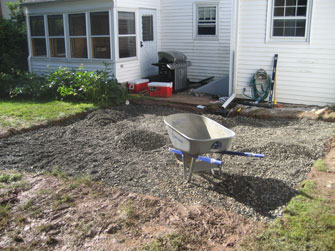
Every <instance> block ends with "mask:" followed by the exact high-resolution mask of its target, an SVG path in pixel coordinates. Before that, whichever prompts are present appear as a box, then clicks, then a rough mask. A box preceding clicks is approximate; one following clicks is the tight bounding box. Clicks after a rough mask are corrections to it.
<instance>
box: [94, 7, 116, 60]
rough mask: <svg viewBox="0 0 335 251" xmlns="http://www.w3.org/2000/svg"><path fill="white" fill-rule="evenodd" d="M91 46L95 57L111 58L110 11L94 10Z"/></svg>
mask: <svg viewBox="0 0 335 251" xmlns="http://www.w3.org/2000/svg"><path fill="white" fill-rule="evenodd" d="M90 19H91V46H92V57H93V58H110V57H111V53H110V37H109V33H110V32H109V13H108V12H107V11H106V12H92V13H91V14H90Z"/></svg>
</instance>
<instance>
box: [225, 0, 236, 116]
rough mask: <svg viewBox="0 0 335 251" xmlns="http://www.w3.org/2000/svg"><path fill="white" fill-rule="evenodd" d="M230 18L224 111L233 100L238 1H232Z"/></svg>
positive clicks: (234, 94) (234, 95)
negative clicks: (227, 88)
mask: <svg viewBox="0 0 335 251" xmlns="http://www.w3.org/2000/svg"><path fill="white" fill-rule="evenodd" d="M232 2H233V6H232V18H231V26H230V59H229V95H230V97H229V98H228V99H227V100H226V101H225V102H224V103H223V105H222V106H221V107H222V108H224V109H226V108H227V107H228V105H229V104H230V103H231V102H232V101H233V100H234V99H235V97H236V93H235V84H236V79H237V77H236V75H237V72H236V69H237V47H238V46H237V45H238V43H237V40H238V14H239V0H236V1H232Z"/></svg>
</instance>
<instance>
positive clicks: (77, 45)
mask: <svg viewBox="0 0 335 251" xmlns="http://www.w3.org/2000/svg"><path fill="white" fill-rule="evenodd" d="M69 34H70V51H71V57H72V58H87V38H86V18H85V13H82V14H70V15H69Z"/></svg>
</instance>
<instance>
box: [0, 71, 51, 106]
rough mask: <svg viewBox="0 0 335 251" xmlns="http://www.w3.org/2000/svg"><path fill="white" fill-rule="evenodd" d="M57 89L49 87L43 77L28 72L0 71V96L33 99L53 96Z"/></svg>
mask: <svg viewBox="0 0 335 251" xmlns="http://www.w3.org/2000/svg"><path fill="white" fill-rule="evenodd" d="M56 95H57V90H55V89H52V88H50V86H49V85H48V83H47V81H46V79H45V78H44V77H41V76H38V75H36V74H33V73H29V72H21V71H13V70H12V72H11V73H0V97H2V98H7V97H11V98H28V99H33V100H41V99H50V98H55V97H56Z"/></svg>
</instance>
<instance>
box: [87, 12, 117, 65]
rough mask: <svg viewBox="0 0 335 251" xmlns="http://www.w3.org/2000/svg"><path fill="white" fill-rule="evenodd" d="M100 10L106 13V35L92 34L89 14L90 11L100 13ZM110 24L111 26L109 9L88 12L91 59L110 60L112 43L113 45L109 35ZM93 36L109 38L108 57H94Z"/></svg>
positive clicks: (110, 34)
mask: <svg viewBox="0 0 335 251" xmlns="http://www.w3.org/2000/svg"><path fill="white" fill-rule="evenodd" d="M102 12H106V13H107V15H108V34H107V35H92V21H91V14H92V13H102ZM111 26H112V23H111V13H110V11H109V10H105V11H103V10H101V11H99V10H98V11H90V12H89V39H90V51H91V53H90V54H91V55H90V56H91V59H92V60H111V59H112V54H111V52H112V45H113V42H112V39H111V36H112V32H111ZM93 38H108V39H109V58H96V57H94V48H93Z"/></svg>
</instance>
